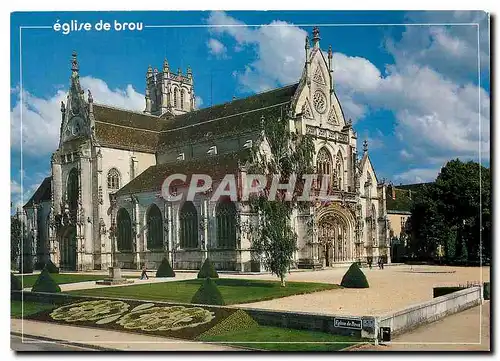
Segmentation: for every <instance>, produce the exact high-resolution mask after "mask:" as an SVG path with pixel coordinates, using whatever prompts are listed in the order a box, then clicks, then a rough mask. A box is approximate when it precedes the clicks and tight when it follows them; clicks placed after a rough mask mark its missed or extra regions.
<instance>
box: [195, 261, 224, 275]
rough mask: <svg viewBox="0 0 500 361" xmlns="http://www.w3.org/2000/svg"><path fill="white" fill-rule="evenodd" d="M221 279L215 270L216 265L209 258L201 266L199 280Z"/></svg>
mask: <svg viewBox="0 0 500 361" xmlns="http://www.w3.org/2000/svg"><path fill="white" fill-rule="evenodd" d="M207 277H208V278H219V274H218V273H217V271H216V270H215V268H214V265H213V264H212V262H210V260H209V259H208V258H207V259H206V260H205V262H203V266H201V269H200V272H198V278H207Z"/></svg>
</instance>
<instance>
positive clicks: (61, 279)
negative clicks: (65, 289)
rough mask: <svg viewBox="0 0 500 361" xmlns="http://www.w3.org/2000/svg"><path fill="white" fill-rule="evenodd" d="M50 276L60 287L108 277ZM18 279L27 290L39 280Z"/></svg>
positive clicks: (34, 277)
mask: <svg viewBox="0 0 500 361" xmlns="http://www.w3.org/2000/svg"><path fill="white" fill-rule="evenodd" d="M50 276H51V277H52V278H53V279H54V281H56V283H57V284H58V285H62V284H65V283H76V282H85V281H98V280H102V279H104V278H106V277H107V275H85V274H83V275H82V274H59V273H52V274H51V275H50ZM16 277H17V278H19V281H21V278H22V279H23V280H24V286H23V287H25V288H26V287H33V285H34V284H35V282H36V280H37V278H38V274H33V275H24V276H16ZM125 278H130V276H125ZM134 278H138V277H134Z"/></svg>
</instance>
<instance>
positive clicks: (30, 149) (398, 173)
mask: <svg viewBox="0 0 500 361" xmlns="http://www.w3.org/2000/svg"><path fill="white" fill-rule="evenodd" d="M57 20H59V21H60V23H63V22H69V21H70V20H77V21H79V22H90V23H95V22H97V21H99V20H104V21H108V22H113V21H114V20H118V21H121V22H131V21H132V22H143V24H144V25H181V26H182V25H203V26H202V27H170V28H145V29H144V30H142V31H140V32H138V31H126V32H125V31H121V32H116V31H109V32H96V31H90V32H74V33H70V34H68V35H63V34H62V33H60V32H59V33H57V32H55V31H54V30H53V29H34V28H30V29H27V28H24V29H23V30H22V49H21V51H22V77H23V78H22V82H23V84H22V85H23V94H24V95H23V104H21V103H20V87H19V86H20V56H19V53H20V48H19V47H20V42H19V26H46V25H48V26H51V25H53V24H54V23H55V22H56V21H57ZM374 23H375V24H395V23H403V24H409V25H407V26H394V25H380V26H359V25H353V26H334V27H333V26H332V27H328V26H321V24H374ZM421 23H433V24H436V23H439V24H442V23H446V24H449V23H460V24H464V23H477V24H479V25H477V26H476V25H447V26H443V25H428V26H420V25H418V26H416V25H410V24H421ZM259 24H265V25H272V26H264V27H256V26H251V25H259ZM304 24H305V25H304ZM313 24H319V25H320V30H321V42H320V44H321V47H322V49H323V50H325V51H326V50H327V49H328V45H332V48H333V51H334V59H333V60H334V67H335V72H334V82H335V87H336V93H337V94H338V96H339V98H340V101H341V104H342V106H343V109H344V112H345V113H346V114H347V115H348V117H351V118H352V119H353V122H354V125H355V129H356V130H357V132H358V141H359V143H360V144H359V145H361V142H362V141H363V140H364V139H368V141H369V148H370V156H371V159H372V162H373V163H374V166H375V169H376V172H377V176H378V178H379V180H380V179H382V178H386V179H387V180H392V181H393V182H395V183H396V184H399V183H409V182H420V181H428V180H432V179H434V178H435V177H436V175H437V174H438V172H439V169H440V168H441V166H442V165H443V164H444V163H445V162H446V160H449V159H452V158H456V157H459V158H461V159H464V160H467V159H473V160H476V161H477V160H478V159H479V151H478V150H479V149H478V147H479V141H481V147H482V154H481V158H482V163H483V164H484V165H486V166H489V144H490V142H489V138H490V131H489V93H490V89H489V81H490V76H489V39H488V32H489V28H488V18H487V14H485V13H482V12H449V11H446V12H437V11H433V12H396V11H394V12H386V11H384V12H373V11H372V12H328V11H320V12H304V11H279V12H276V11H267V12H256V11H247V12H135V11H134V12H99V13H97V12H58V13H57V12H44V13H14V14H13V15H12V17H11V84H10V86H11V89H12V90H11V197H12V200H13V202H14V203H15V204H18V203H19V202H20V195H21V190H20V182H21V179H20V177H21V174H23V177H24V178H23V183H24V201H27V198H28V197H29V196H30V195H31V194H32V192H33V191H34V190H35V189H36V186H37V185H38V184H39V182H40V181H41V180H42V179H43V177H45V176H47V175H49V171H50V170H49V168H50V154H51V152H53V151H54V150H55V149H56V148H57V145H58V137H59V126H60V112H59V104H60V101H61V100H62V99H64V97H65V92H66V91H67V89H68V85H69V77H70V57H71V52H72V51H73V50H75V51H77V52H78V59H79V63H80V76H81V77H82V85H83V86H84V88H90V89H91V90H92V93H93V95H94V99H95V101H98V102H101V103H107V104H110V105H116V106H121V107H126V108H130V109H134V110H143V108H144V95H143V94H144V81H145V72H146V70H147V66H148V65H149V64H151V65H152V66H153V67H158V68H161V66H162V62H163V59H164V58H165V57H166V58H167V59H168V61H169V63H170V67H171V68H173V69H177V68H179V67H180V68H182V70H183V72H185V71H186V68H187V66H191V68H192V70H193V75H194V79H195V92H196V95H197V97H198V99H197V101H198V104H199V106H200V107H206V106H210V104H218V103H222V102H225V101H229V100H231V98H232V97H233V96H236V97H245V96H247V95H250V94H252V93H255V92H259V91H262V90H266V89H270V88H274V87H278V86H281V85H285V84H289V83H293V82H296V81H298V79H299V77H300V73H301V71H302V68H303V61H304V58H303V57H304V37H305V35H306V32H307V33H311V31H312V25H313ZM207 25H208V26H207ZM220 25H236V26H232V27H221V26H220ZM245 25H246V26H245ZM478 31H479V47H478ZM478 48H479V50H480V52H479V54H480V56H479V60H480V64H481V77H480V87H479V86H478V85H479V78H478ZM211 84H212V86H211ZM211 89H212V90H211ZM479 97H480V99H481V103H480V104H479V101H478V99H479ZM21 107H22V109H23V123H22V127H21V121H20V116H19V115H20V109H21ZM479 108H480V109H481V112H480V113H481V114H479ZM479 124H480V125H481V128H482V129H481V134H479V130H478V126H479ZM21 128H22V130H21ZM21 142H22V144H23V152H22V154H21V151H20V148H21ZM21 157H22V159H23V168H24V172H20V163H21Z"/></svg>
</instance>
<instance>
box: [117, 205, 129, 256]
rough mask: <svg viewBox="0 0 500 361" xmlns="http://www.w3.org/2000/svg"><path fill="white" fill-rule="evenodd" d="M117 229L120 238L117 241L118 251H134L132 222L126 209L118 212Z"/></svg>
mask: <svg viewBox="0 0 500 361" xmlns="http://www.w3.org/2000/svg"><path fill="white" fill-rule="evenodd" d="M116 227H117V231H118V236H117V239H116V243H117V247H118V251H131V250H132V221H131V220H130V215H129V214H128V212H127V210H126V209H125V208H121V209H120V210H119V211H118V216H117V221H116Z"/></svg>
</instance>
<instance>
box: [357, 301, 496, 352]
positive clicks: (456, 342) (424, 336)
mask: <svg viewBox="0 0 500 361" xmlns="http://www.w3.org/2000/svg"><path fill="white" fill-rule="evenodd" d="M481 308H482V309H481ZM480 336H481V339H480ZM490 345H491V343H490V301H486V302H484V303H483V305H481V306H477V307H473V308H469V309H468V310H465V311H463V312H459V313H456V314H454V315H451V316H447V317H445V318H444V319H442V320H439V321H436V322H433V323H431V324H428V325H425V326H421V327H419V328H417V329H415V330H413V331H411V332H408V333H405V334H403V335H400V336H398V337H396V338H394V339H393V341H392V342H391V343H389V344H387V345H379V346H373V345H370V346H362V347H360V348H359V349H357V351H364V350H366V351H489V350H491V347H490Z"/></svg>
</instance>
